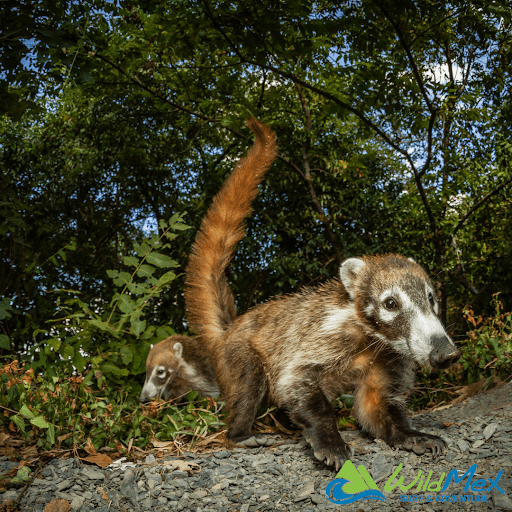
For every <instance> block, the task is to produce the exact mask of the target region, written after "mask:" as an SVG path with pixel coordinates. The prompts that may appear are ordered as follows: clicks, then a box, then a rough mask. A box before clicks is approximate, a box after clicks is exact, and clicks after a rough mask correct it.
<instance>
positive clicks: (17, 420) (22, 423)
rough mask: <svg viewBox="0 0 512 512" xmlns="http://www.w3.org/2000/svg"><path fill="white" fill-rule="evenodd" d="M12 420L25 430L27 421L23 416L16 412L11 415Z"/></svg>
mask: <svg viewBox="0 0 512 512" xmlns="http://www.w3.org/2000/svg"><path fill="white" fill-rule="evenodd" d="M11 421H12V422H13V423H14V424H15V425H16V426H17V427H18V428H19V429H20V430H21V431H22V432H25V421H24V420H23V418H22V417H21V416H20V415H18V414H16V415H14V416H11Z"/></svg>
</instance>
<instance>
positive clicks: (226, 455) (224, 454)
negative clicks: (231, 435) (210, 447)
mask: <svg viewBox="0 0 512 512" xmlns="http://www.w3.org/2000/svg"><path fill="white" fill-rule="evenodd" d="M212 455H213V456H214V457H215V458H217V459H228V458H229V457H231V452H230V451H228V450H223V451H221V452H213V454H212Z"/></svg>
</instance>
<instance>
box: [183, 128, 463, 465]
mask: <svg viewBox="0 0 512 512" xmlns="http://www.w3.org/2000/svg"><path fill="white" fill-rule="evenodd" d="M247 124H248V126H249V128H250V129H251V130H252V131H253V132H254V134H255V143H254V146H253V148H252V149H251V150H250V151H249V152H248V154H247V156H246V157H245V158H244V159H242V160H241V161H240V163H239V164H238V165H237V167H236V168H235V170H234V171H233V173H232V174H231V175H230V176H229V178H228V179H227V180H226V182H225V183H224V185H223V187H222V189H221V191H220V192H219V193H218V195H217V196H216V197H215V199H214V200H213V203H212V206H211V207H210V209H209V211H208V213H207V215H206V217H205V218H204V220H203V223H202V225H201V228H200V230H199V233H198V235H197V238H196V242H195V244H194V246H193V248H192V254H191V255H190V259H189V264H188V267H187V282H186V289H185V299H186V304H187V312H188V318H189V322H190V325H191V327H193V329H194V330H195V331H196V332H197V333H198V334H199V335H200V336H201V337H202V338H203V339H204V341H205V343H206V345H207V346H208V349H209V351H210V353H211V356H212V360H213V361H214V364H215V373H216V378H217V381H218V383H219V387H220V390H221V393H222V396H223V399H224V400H225V401H226V405H227V408H228V410H229V416H228V418H227V422H228V433H227V437H228V438H229V439H231V440H233V441H235V442H237V443H239V444H242V445H245V446H255V444H256V445H257V444H260V445H266V446H268V440H266V439H264V438H262V436H256V437H255V436H252V434H251V427H252V424H253V422H254V419H255V416H256V411H257V408H258V405H259V404H260V403H261V401H262V400H263V398H264V397H265V396H267V395H268V396H269V397H270V398H271V399H272V400H273V401H274V402H275V403H276V404H277V405H278V406H279V407H281V408H283V409H285V411H286V412H287V413H288V415H289V417H290V419H291V420H292V421H293V422H294V423H295V424H296V425H298V426H300V427H301V428H302V429H303V434H304V436H305V437H306V439H307V440H308V441H309V442H310V444H311V446H312V448H313V452H314V454H315V456H316V457H317V458H318V459H320V460H325V462H326V463H327V464H328V465H332V464H334V465H335V466H336V468H338V467H340V466H341V464H342V463H343V462H344V461H345V460H346V458H347V457H349V456H350V450H349V448H348V446H347V445H346V444H345V443H344V441H343V440H342V439H341V437H340V435H339V433H338V431H337V428H336V421H335V415H334V412H333V409H332V406H331V401H332V400H333V399H334V398H335V397H336V396H337V395H338V394H339V393H341V392H346V391H349V390H352V389H354V390H355V408H354V411H355V413H356V415H357V416H358V418H359V420H360V421H361V423H362V424H363V426H364V427H365V428H367V429H368V430H369V431H370V432H371V433H372V434H373V435H374V436H376V437H379V438H381V439H384V440H385V441H386V442H387V443H388V444H390V445H391V446H399V447H403V448H406V449H412V450H414V451H415V452H416V453H423V452H425V450H426V449H427V448H429V449H431V450H432V452H434V453H436V452H438V451H443V450H444V448H445V444H444V442H443V441H442V440H441V439H439V438H437V437H436V436H431V435H428V434H424V433H421V432H417V431H415V430H412V429H411V428H410V426H409V421H408V419H407V417H406V406H405V402H404V393H405V391H406V390H408V389H409V388H410V387H411V386H412V384H413V381H414V368H415V365H416V363H419V364H423V365H425V366H430V367H447V365H449V364H451V363H452V362H453V361H454V360H455V359H456V358H457V357H458V355H459V353H458V351H457V350H456V348H455V347H454V345H453V342H452V341H451V340H450V338H449V337H448V335H447V334H446V332H445V330H444V328H443V327H442V325H441V324H440V322H439V320H438V319H437V317H436V313H437V310H438V306H437V302H436V299H435V296H434V294H433V287H432V284H431V283H430V280H429V278H428V276H427V274H426V273H425V271H424V270H423V269H422V268H421V267H420V265H418V264H417V263H416V262H414V261H412V260H410V259H407V258H404V257H402V256H399V255H385V256H368V257H362V258H350V259H348V260H346V261H345V262H344V263H343V265H342V266H341V268H340V279H339V280H338V279H335V280H333V281H331V282H328V283H326V284H324V285H322V286H320V287H318V288H315V289H304V290H302V291H301V292H300V293H296V294H293V295H288V296H283V297H276V298H275V299H273V300H271V301H268V302H267V303H265V304H261V305H259V306H256V307H254V308H253V309H251V310H250V311H248V312H247V313H245V314H244V315H243V316H241V317H238V318H236V319H235V320H233V321H232V320H230V319H229V318H227V316H226V314H225V308H223V304H222V300H223V299H222V293H223V291H224V290H223V288H222V279H223V278H224V271H225V269H226V266H227V265H228V264H229V261H230V260H231V258H232V255H233V251H234V248H235V244H236V243H237V242H238V241H239V240H240V239H241V238H242V237H243V234H244V229H243V220H244V218H245V217H246V216H247V215H248V214H249V212H250V206H251V201H252V200H253V199H254V197H255V196H256V193H257V185H258V184H259V183H260V182H261V180H262V178H263V175H264V173H265V171H266V170H267V169H268V167H269V166H270V164H271V162H272V159H273V157H274V155H275V154H276V144H275V137H274V135H273V133H272V132H271V130H270V129H269V128H268V127H266V126H265V125H262V124H261V123H258V122H257V121H256V120H254V119H253V120H250V121H248V122H247Z"/></svg>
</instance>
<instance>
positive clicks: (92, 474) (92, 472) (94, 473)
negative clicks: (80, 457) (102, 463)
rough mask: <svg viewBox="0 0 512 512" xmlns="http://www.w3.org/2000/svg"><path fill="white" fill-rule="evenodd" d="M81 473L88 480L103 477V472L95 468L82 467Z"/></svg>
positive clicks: (101, 478)
mask: <svg viewBox="0 0 512 512" xmlns="http://www.w3.org/2000/svg"><path fill="white" fill-rule="evenodd" d="M82 475H83V476H85V477H87V478H88V479H89V480H103V479H104V478H105V473H103V472H102V471H99V470H97V469H84V470H83V471H82Z"/></svg>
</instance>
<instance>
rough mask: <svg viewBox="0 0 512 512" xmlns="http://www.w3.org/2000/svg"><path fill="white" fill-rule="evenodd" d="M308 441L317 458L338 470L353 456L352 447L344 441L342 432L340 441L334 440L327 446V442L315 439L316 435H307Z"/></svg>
mask: <svg viewBox="0 0 512 512" xmlns="http://www.w3.org/2000/svg"><path fill="white" fill-rule="evenodd" d="M305 437H306V441H307V442H308V443H309V444H310V445H311V449H312V450H313V455H314V456H315V458H316V459H317V460H319V461H320V462H323V463H324V464H325V465H326V466H334V467H335V469H336V471H338V470H339V469H340V468H341V466H343V464H344V463H345V461H346V460H347V459H350V457H351V456H352V449H351V448H350V446H349V445H348V444H347V443H345V441H343V438H341V434H340V442H334V443H332V445H329V446H327V445H326V443H324V442H321V441H319V440H318V439H317V440H316V441H315V440H314V436H305Z"/></svg>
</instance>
